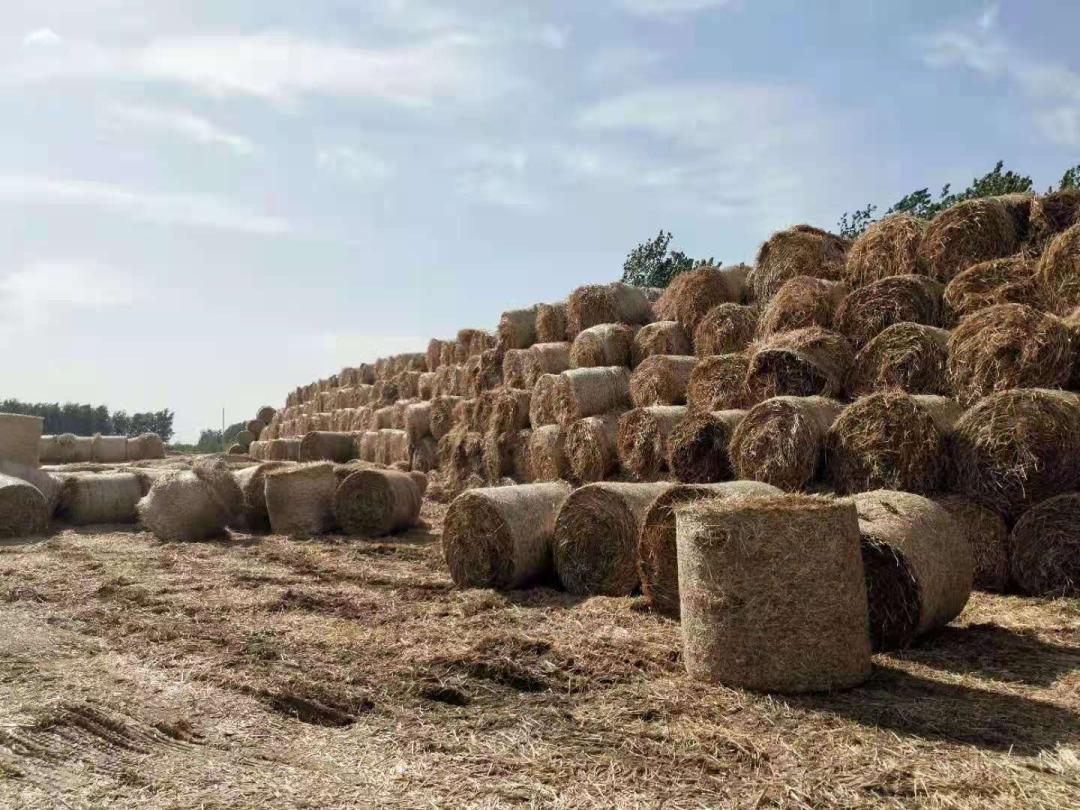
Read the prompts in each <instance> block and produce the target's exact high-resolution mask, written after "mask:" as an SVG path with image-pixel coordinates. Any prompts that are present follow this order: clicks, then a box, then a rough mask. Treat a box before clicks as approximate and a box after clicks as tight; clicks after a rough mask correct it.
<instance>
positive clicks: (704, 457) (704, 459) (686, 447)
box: [668, 410, 746, 484]
mask: <svg viewBox="0 0 1080 810" xmlns="http://www.w3.org/2000/svg"><path fill="white" fill-rule="evenodd" d="M745 416H746V411H742V410H727V411H713V412H708V411H704V412H696V413H690V414H688V415H687V416H686V418H685V419H683V420H682V421H681V422H679V424H678V425H676V426H675V430H673V431H672V432H671V436H670V438H669V439H668V443H669V446H670V452H669V454H668V468H669V469H670V470H671V474H672V475H673V476H674V477H675V479H676V480H678V481H682V482H683V483H686V484H708V483H712V482H715V481H726V480H728V479H730V478H732V477H733V476H734V471H733V470H732V468H731V458H730V456H729V455H728V445H730V444H731V437H732V434H734V432H735V428H737V427H738V426H739V423H740V422H742V420H743V417H745Z"/></svg>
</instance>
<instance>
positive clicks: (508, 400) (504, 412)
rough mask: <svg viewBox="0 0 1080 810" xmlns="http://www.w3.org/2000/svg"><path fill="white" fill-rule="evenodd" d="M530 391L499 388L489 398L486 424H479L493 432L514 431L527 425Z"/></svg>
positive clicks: (530, 402)
mask: <svg viewBox="0 0 1080 810" xmlns="http://www.w3.org/2000/svg"><path fill="white" fill-rule="evenodd" d="M531 405H532V391H528V390H526V389H524V388H499V389H497V390H496V391H495V392H494V395H493V396H492V400H491V412H490V414H489V415H488V419H487V424H485V425H481V427H482V428H484V429H485V430H489V431H492V432H494V433H515V432H517V431H519V430H524V429H525V428H527V427H529V408H530V406H531Z"/></svg>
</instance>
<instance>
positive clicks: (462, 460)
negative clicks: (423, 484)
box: [439, 426, 484, 481]
mask: <svg viewBox="0 0 1080 810" xmlns="http://www.w3.org/2000/svg"><path fill="white" fill-rule="evenodd" d="M483 444H484V438H483V436H482V435H481V434H480V433H477V432H475V431H471V430H467V429H466V428H464V427H461V426H459V427H455V428H454V429H453V430H452V431H450V432H449V433H447V434H446V435H445V436H443V438H442V439H440V440H439V459H440V466H442V467H445V468H447V470H448V471H449V473H450V475H451V477H453V478H454V479H455V480H457V481H465V480H467V479H468V478H469V477H470V476H477V477H478V478H482V477H483V472H484V459H483Z"/></svg>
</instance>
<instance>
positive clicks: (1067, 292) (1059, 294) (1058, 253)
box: [1039, 221, 1080, 313]
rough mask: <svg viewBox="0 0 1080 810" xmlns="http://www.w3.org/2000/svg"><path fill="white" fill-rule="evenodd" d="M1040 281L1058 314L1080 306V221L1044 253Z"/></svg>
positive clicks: (1064, 232) (1051, 243)
mask: <svg viewBox="0 0 1080 810" xmlns="http://www.w3.org/2000/svg"><path fill="white" fill-rule="evenodd" d="M1039 280H1040V281H1041V282H1042V285H1043V287H1044V289H1045V290H1046V292H1047V295H1048V298H1049V299H1050V301H1051V302H1052V303H1053V305H1054V310H1055V311H1056V312H1060V313H1065V312H1068V311H1070V310H1072V309H1074V308H1076V307H1078V306H1080V221H1077V222H1076V223H1075V224H1073V225H1072V226H1071V227H1069V228H1067V229H1066V230H1064V231H1062V232H1061V233H1060V234H1058V235H1057V236H1056V237H1054V240H1053V241H1052V242H1050V244H1049V246H1048V247H1047V248H1046V250H1045V251H1044V252H1043V254H1042V258H1041V259H1039Z"/></svg>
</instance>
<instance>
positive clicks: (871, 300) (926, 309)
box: [833, 275, 944, 348]
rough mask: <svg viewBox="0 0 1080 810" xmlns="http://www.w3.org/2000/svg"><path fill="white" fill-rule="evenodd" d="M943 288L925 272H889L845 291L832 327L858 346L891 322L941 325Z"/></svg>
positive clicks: (862, 344) (863, 344) (891, 323)
mask: <svg viewBox="0 0 1080 810" xmlns="http://www.w3.org/2000/svg"><path fill="white" fill-rule="evenodd" d="M943 292H944V288H943V287H942V286H941V284H939V283H938V282H936V281H934V280H933V279H932V278H927V277H926V276H918V275H910V276H889V277H888V278H883V279H880V280H878V281H874V282H871V283H869V284H866V285H864V286H862V287H859V288H858V289H856V290H854V291H853V292H851V293H850V294H848V295H847V296H846V297H845V298H844V300H843V301H841V302H840V305H839V306H838V307H837V309H836V314H835V316H834V317H833V324H834V328H835V329H836V331H837V332H840V333H842V334H843V335H845V336H846V337H847V338H848V340H850V341H851V342H852V344H854V345H855V346H856V347H857V348H860V347H862V346H865V345H866V344H867V343H868V342H869V341H870V340H871V339H872V338H873V337H874V336H875V335H877V334H878V333H880V332H881V331H882V330H883V329H885V328H887V327H889V326H892V325H893V324H894V323H904V322H907V323H924V324H927V325H928V326H942V325H943V311H942V302H941V296H942V294H943Z"/></svg>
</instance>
